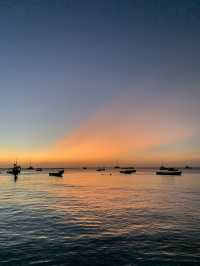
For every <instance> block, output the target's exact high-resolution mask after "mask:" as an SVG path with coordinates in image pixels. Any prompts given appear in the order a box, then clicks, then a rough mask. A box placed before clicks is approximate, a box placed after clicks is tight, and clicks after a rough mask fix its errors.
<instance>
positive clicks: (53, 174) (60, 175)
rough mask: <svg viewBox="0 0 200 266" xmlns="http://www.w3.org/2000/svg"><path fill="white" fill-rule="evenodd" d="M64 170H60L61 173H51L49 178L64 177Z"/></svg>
mask: <svg viewBox="0 0 200 266" xmlns="http://www.w3.org/2000/svg"><path fill="white" fill-rule="evenodd" d="M64 172H65V171H64V170H60V171H58V172H50V173H49V176H57V177H62V176H63V174H64Z"/></svg>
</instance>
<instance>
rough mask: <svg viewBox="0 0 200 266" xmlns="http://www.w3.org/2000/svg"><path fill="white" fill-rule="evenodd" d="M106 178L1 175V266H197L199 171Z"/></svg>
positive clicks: (73, 174) (70, 174)
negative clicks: (168, 175) (179, 174)
mask: <svg viewBox="0 0 200 266" xmlns="http://www.w3.org/2000/svg"><path fill="white" fill-rule="evenodd" d="M110 172H111V171H107V172H105V173H103V174H101V173H97V172H95V171H93V170H88V171H81V170H80V171H79V170H76V171H75V170H74V171H70V170H67V171H66V173H65V175H64V177H63V178H56V177H49V176H48V174H47V172H45V171H44V172H42V173H35V172H32V173H28V172H27V173H23V174H22V175H20V176H19V178H18V180H17V182H16V183H15V182H14V181H13V179H12V177H11V176H7V175H6V174H2V175H1V176H0V202H1V205H0V236H1V237H0V265H32V264H33V265H41V264H42V265H197V264H198V263H199V262H200V255H199V254H200V246H199V243H200V233H199V232H200V212H199V211H198V210H199V207H200V199H199V192H200V172H198V171H196V170H194V171H187V172H185V173H184V175H183V176H181V177H162V176H156V175H155V174H154V172H153V171H152V170H142V169H141V170H138V172H137V173H136V174H133V175H130V176H124V175H121V174H119V173H118V172H117V171H112V175H110ZM177 263H178V264H177Z"/></svg>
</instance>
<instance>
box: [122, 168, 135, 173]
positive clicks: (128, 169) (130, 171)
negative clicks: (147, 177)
mask: <svg viewBox="0 0 200 266" xmlns="http://www.w3.org/2000/svg"><path fill="white" fill-rule="evenodd" d="M120 173H121V174H128V175H130V174H132V173H136V169H135V168H134V167H131V168H125V167H124V168H123V169H122V170H121V171H120Z"/></svg>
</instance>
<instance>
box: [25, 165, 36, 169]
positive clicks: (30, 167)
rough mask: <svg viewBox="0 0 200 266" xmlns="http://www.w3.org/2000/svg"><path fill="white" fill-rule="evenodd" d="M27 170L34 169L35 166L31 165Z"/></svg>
mask: <svg viewBox="0 0 200 266" xmlns="http://www.w3.org/2000/svg"><path fill="white" fill-rule="evenodd" d="M26 170H34V168H33V166H31V165H30V166H29V167H28V168H26Z"/></svg>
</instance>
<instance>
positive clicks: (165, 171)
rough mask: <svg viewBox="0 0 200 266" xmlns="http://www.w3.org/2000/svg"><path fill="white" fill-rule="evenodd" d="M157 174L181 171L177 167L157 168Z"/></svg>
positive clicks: (171, 173) (170, 173) (179, 172)
mask: <svg viewBox="0 0 200 266" xmlns="http://www.w3.org/2000/svg"><path fill="white" fill-rule="evenodd" d="M156 174H157V175H181V174H182V171H181V170H179V169H177V168H166V167H165V169H161V168H160V169H159V170H158V171H156Z"/></svg>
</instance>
